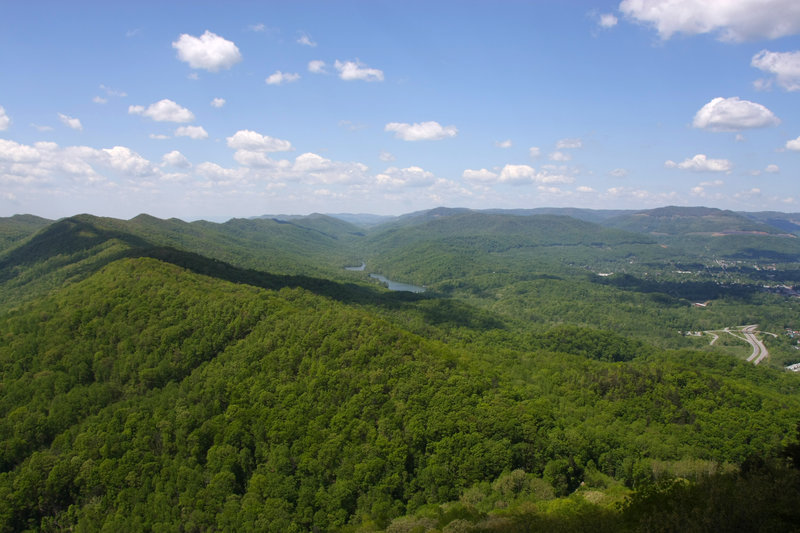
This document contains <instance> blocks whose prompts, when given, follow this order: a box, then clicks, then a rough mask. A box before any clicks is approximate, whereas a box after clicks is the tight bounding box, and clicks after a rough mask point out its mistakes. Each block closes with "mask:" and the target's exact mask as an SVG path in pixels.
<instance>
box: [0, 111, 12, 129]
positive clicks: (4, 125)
mask: <svg viewBox="0 0 800 533" xmlns="http://www.w3.org/2000/svg"><path fill="white" fill-rule="evenodd" d="M10 125H11V119H10V118H8V115H7V114H6V110H5V109H3V106H1V105H0V131H5V130H7V129H8V127H9V126H10Z"/></svg>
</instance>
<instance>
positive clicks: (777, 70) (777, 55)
mask: <svg viewBox="0 0 800 533" xmlns="http://www.w3.org/2000/svg"><path fill="white" fill-rule="evenodd" d="M750 65H751V66H753V67H755V68H757V69H760V70H763V71H764V72H768V73H769V74H772V75H773V76H774V77H775V81H776V82H777V83H778V85H780V86H781V87H783V88H784V89H786V90H787V91H798V90H800V51H796V52H770V51H769V50H761V51H760V52H759V53H757V54H756V55H754V56H753V59H752V61H750ZM770 83H771V80H766V81H765V80H758V81H757V82H756V86H757V88H764V87H766V86H768V85H769V84H770Z"/></svg>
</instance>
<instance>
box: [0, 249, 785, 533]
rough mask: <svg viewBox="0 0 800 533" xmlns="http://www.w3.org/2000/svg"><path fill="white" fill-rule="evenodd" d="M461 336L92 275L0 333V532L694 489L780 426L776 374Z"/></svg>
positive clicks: (164, 279) (256, 525)
mask: <svg viewBox="0 0 800 533" xmlns="http://www.w3.org/2000/svg"><path fill="white" fill-rule="evenodd" d="M378 314H380V313H378ZM386 316H391V315H386ZM444 327H449V326H446V325H445V326H444ZM487 327H488V329H487ZM461 328H462V333H461V334H460V335H461V336H463V335H466V332H465V331H463V328H464V326H461ZM467 330H468V331H470V332H471V333H470V334H471V335H472V336H475V337H478V338H482V339H483V340H481V341H480V342H478V343H473V347H472V348H470V347H469V346H468V345H466V344H464V343H461V342H455V343H453V344H448V343H445V342H443V341H442V340H431V339H425V338H423V337H421V336H419V335H417V334H414V333H411V332H409V331H407V330H405V329H404V328H403V327H402V326H401V325H399V324H397V323H395V321H388V320H387V319H385V318H381V317H380V316H376V313H375V312H373V311H372V310H370V307H369V306H366V307H365V306H360V305H355V304H348V303H344V302H340V301H336V300H334V299H331V298H328V297H325V296H320V295H316V294H314V293H313V292H310V291H308V290H304V289H288V288H286V289H281V290H266V289H262V288H258V287H253V286H250V285H246V284H241V283H239V284H233V283H230V282H228V281H223V280H219V279H217V278H214V277H208V276H201V275H198V274H194V273H192V272H190V271H187V270H185V269H182V268H180V267H177V266H175V265H171V264H168V263H164V262H162V261H158V260H155V259H152V258H131V259H122V260H117V261H113V262H110V263H109V264H107V265H106V266H104V267H103V268H102V269H101V270H99V271H98V272H96V273H94V274H92V275H91V276H89V277H87V278H86V279H85V280H83V281H80V282H78V283H75V284H73V285H71V286H68V287H65V288H64V289H61V290H58V291H56V292H54V293H52V294H51V295H49V296H48V297H46V298H44V299H41V300H39V301H37V302H31V303H29V304H26V305H24V306H22V307H21V308H19V309H18V310H16V311H14V312H12V313H7V314H5V315H4V316H2V317H0V331H1V332H2V333H3V334H2V337H1V338H0V369H2V384H3V385H2V389H0V390H2V396H0V420H2V422H0V424H1V425H2V431H0V435H2V436H3V440H2V443H1V447H0V450H1V451H2V470H3V473H2V474H0V501H2V502H3V505H2V507H0V509H2V512H0V524H2V525H0V529H2V530H3V531H15V530H23V529H27V528H31V527H32V528H36V529H38V528H42V529H47V530H49V529H69V528H74V529H77V530H103V529H108V530H112V529H113V530H150V529H168V530H173V529H175V530H177V529H181V530H190V531H192V530H198V531H199V530H209V529H223V530H237V531H242V530H252V531H257V530H260V531H265V530H266V531H292V530H297V531H303V530H312V529H316V530H335V529H342V528H345V529H346V528H350V529H351V530H363V531H370V530H375V529H381V528H385V527H387V526H390V525H391V524H392V521H393V520H395V519H396V518H398V517H401V516H403V515H412V514H414V513H417V512H421V511H422V510H423V509H424V508H425V506H426V505H428V506H429V505H439V504H444V503H446V502H448V501H452V500H456V499H458V498H459V497H460V496H462V495H463V494H465V493H466V491H469V490H472V488H473V487H479V486H480V484H481V483H485V482H492V481H494V480H496V479H499V478H501V477H502V476H503V475H504V473H508V472H512V471H517V470H523V471H524V472H526V473H527V475H530V476H531V479H535V480H539V481H537V482H538V483H544V485H543V486H546V487H549V489H548V490H549V491H550V496H547V497H548V498H553V497H555V496H559V495H563V496H566V495H568V494H570V493H571V492H573V491H574V490H576V489H577V488H579V486H580V485H581V483H582V482H583V483H586V482H587V480H588V481H589V483H590V484H596V483H599V481H597V480H600V479H606V480H616V483H621V484H627V485H628V486H629V487H632V488H636V487H638V486H640V485H642V486H644V485H643V484H646V483H647V482H648V480H650V479H655V478H657V477H658V476H661V475H666V474H667V473H669V472H672V471H675V472H682V473H683V475H688V476H690V477H693V476H697V475H699V472H700V471H701V470H703V469H706V468H709V465H713V464H719V465H723V464H737V463H740V462H742V461H744V460H745V459H746V458H747V457H748V456H749V455H750V454H753V453H762V452H765V451H769V450H773V449H777V448H779V447H780V446H781V445H782V443H783V442H784V439H786V438H787V437H788V436H789V435H791V433H792V430H793V427H794V424H795V422H796V421H797V420H798V419H800V400H798V392H800V391H798V382H797V381H796V380H795V379H793V378H794V376H788V375H785V374H781V373H778V372H771V371H764V370H763V369H757V368H754V367H752V366H750V365H746V364H745V363H741V362H737V361H736V360H734V359H730V358H729V359H720V358H717V357H711V356H708V355H700V354H697V353H691V352H661V351H658V350H653V349H651V348H648V347H646V346H644V345H637V344H636V343H634V344H630V343H628V342H627V341H625V340H624V339H622V338H615V337H613V336H608V335H605V334H599V333H592V332H588V331H587V332H584V331H582V330H580V329H574V328H573V329H569V328H567V329H563V328H562V329H558V330H552V331H551V332H549V333H547V334H544V335H542V336H540V337H532V338H530V339H529V341H528V347H527V349H515V348H512V346H513V345H514V341H513V340H511V339H509V340H503V339H502V337H504V336H507V335H512V336H514V335H516V333H514V332H513V331H507V330H504V329H497V328H496V327H495V326H492V325H488V326H487V325H473V326H468V327H467ZM504 331H505V333H504ZM493 335H494V336H498V337H497V339H496V340H495V341H494V342H491V341H490V339H491V338H492V336H493ZM434 336H435V337H439V338H440V339H444V338H445V337H446V335H444V334H439V335H434ZM493 344H494V345H495V346H496V348H492V345H493ZM615 353H616V354H618V356H615V355H613V354H615ZM687 461H689V462H691V461H696V463H695V465H696V466H695V467H693V468H695V469H696V470H693V469H692V468H689V469H688V470H687V469H686V466H685V464H688V463H686V462H687ZM681 465H684V466H681ZM658 472H661V473H660V474H659V473H658ZM593 480H594V481H593ZM608 482H609V481H602V483H608ZM620 486H622V485H620ZM598 488H602V487H598ZM540 496H541V494H540ZM476 516H477V515H476Z"/></svg>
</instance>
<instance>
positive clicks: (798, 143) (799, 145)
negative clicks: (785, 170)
mask: <svg viewBox="0 0 800 533" xmlns="http://www.w3.org/2000/svg"><path fill="white" fill-rule="evenodd" d="M785 147H786V149H787V150H793V151H795V152H800V137H798V138H797V139H792V140H791V141H786V145H785Z"/></svg>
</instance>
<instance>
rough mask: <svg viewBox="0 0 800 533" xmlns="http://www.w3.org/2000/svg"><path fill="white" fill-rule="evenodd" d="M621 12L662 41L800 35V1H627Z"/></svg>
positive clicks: (734, 39) (745, 38)
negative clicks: (699, 36)
mask: <svg viewBox="0 0 800 533" xmlns="http://www.w3.org/2000/svg"><path fill="white" fill-rule="evenodd" d="M619 10H620V11H621V12H622V13H623V14H625V15H626V16H628V17H630V18H631V19H633V20H635V21H638V22H641V23H644V24H648V25H652V26H654V27H655V29H656V30H657V31H658V34H659V36H660V37H661V38H662V39H669V38H670V37H672V36H673V35H674V34H676V33H685V34H688V35H697V34H703V33H713V34H716V35H718V36H719V39H720V40H722V41H732V42H738V41H749V40H757V39H776V38H778V37H783V36H786V35H794V34H796V33H798V32H800V3H798V2H797V1H796V0H623V1H622V2H621V3H620V5H619Z"/></svg>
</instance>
